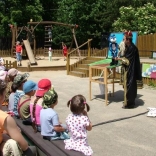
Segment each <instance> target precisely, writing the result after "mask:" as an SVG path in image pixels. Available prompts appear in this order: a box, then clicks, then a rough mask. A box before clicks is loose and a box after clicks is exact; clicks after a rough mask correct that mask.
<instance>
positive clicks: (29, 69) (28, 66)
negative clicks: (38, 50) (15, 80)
mask: <svg viewBox="0 0 156 156" xmlns="http://www.w3.org/2000/svg"><path fill="white" fill-rule="evenodd" d="M27 68H28V72H30V71H31V68H30V63H29V62H28V64H27Z"/></svg>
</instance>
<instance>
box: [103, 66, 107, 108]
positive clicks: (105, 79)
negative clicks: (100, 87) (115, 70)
mask: <svg viewBox="0 0 156 156" xmlns="http://www.w3.org/2000/svg"><path fill="white" fill-rule="evenodd" d="M103 78H104V84H105V103H106V106H107V105H108V103H107V101H108V88H107V68H104V76H103Z"/></svg>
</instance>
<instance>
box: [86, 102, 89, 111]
mask: <svg viewBox="0 0 156 156" xmlns="http://www.w3.org/2000/svg"><path fill="white" fill-rule="evenodd" d="M85 105H86V107H87V112H89V111H90V107H89V105H88V103H86V104H85Z"/></svg>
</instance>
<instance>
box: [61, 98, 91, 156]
mask: <svg viewBox="0 0 156 156" xmlns="http://www.w3.org/2000/svg"><path fill="white" fill-rule="evenodd" d="M67 106H68V107H69V106H70V110H71V112H72V114H69V115H68V117H67V119H66V124H67V126H68V129H69V132H70V133H71V138H70V139H69V140H65V141H64V142H65V149H68V150H75V151H80V152H82V153H84V154H85V155H87V156H90V155H92V153H93V151H92V149H91V147H90V146H89V145H88V143H87V130H88V131H90V130H91V129H92V124H91V122H90V120H89V118H88V115H87V112H88V111H89V110H90V107H89V105H88V104H87V103H86V99H85V97H84V96H82V95H76V96H74V97H73V98H72V99H71V100H69V101H68V103H67ZM85 107H87V112H86V111H85Z"/></svg>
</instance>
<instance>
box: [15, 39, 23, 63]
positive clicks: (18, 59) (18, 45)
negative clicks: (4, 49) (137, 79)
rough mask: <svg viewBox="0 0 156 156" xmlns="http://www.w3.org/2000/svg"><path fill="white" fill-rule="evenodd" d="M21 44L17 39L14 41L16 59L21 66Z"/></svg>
mask: <svg viewBox="0 0 156 156" xmlns="http://www.w3.org/2000/svg"><path fill="white" fill-rule="evenodd" d="M22 51H23V49H22V46H21V45H20V42H19V41H17V42H16V59H17V62H18V66H22V64H21V62H22Z"/></svg>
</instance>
